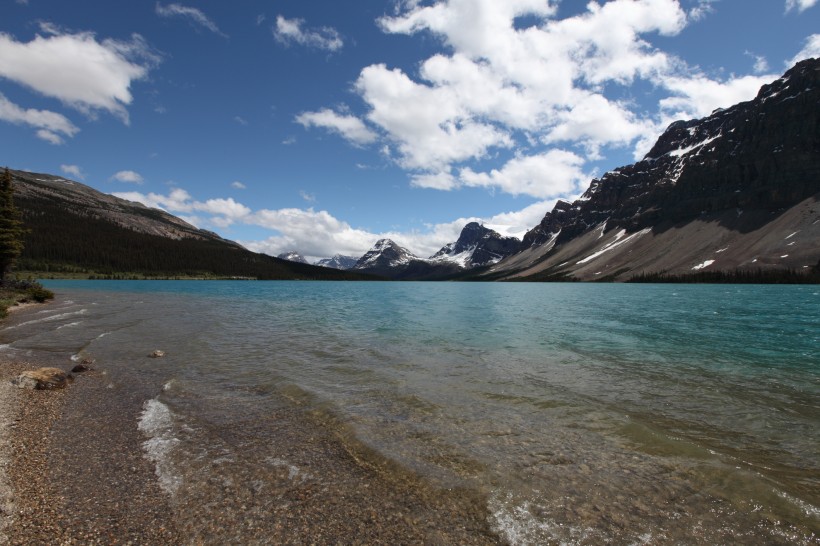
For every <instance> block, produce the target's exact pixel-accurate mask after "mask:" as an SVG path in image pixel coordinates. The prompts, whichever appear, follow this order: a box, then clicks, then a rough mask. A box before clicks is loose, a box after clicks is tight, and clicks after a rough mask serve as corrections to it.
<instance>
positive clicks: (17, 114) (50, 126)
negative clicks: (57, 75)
mask: <svg viewBox="0 0 820 546" xmlns="http://www.w3.org/2000/svg"><path fill="white" fill-rule="evenodd" d="M0 120H3V121H7V122H9V123H14V124H15V125H28V126H29V127H34V128H35V129H37V132H36V134H37V137H38V138H41V139H43V140H45V141H47V142H50V143H51V144H62V143H63V138H62V137H61V136H60V135H61V134H62V135H63V136H66V137H73V136H74V135H75V134H77V133H78V132H79V131H80V129H79V128H78V127H77V126H76V125H74V124H73V123H71V121H70V120H69V119H68V118H67V117H65V116H63V115H62V114H58V113H56V112H50V111H48V110H36V109H33V108H28V109H24V108H21V107H20V106H18V105H16V104H14V103H13V102H11V101H10V100H8V99H7V98H6V97H5V95H3V94H2V93H0Z"/></svg>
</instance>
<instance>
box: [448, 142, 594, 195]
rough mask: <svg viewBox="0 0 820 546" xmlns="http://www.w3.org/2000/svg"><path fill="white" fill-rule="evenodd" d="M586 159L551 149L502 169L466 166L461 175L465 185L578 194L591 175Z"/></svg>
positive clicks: (516, 191)
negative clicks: (486, 170)
mask: <svg viewBox="0 0 820 546" xmlns="http://www.w3.org/2000/svg"><path fill="white" fill-rule="evenodd" d="M583 165H584V159H583V158H582V157H580V156H578V155H576V154H574V153H572V152H568V151H566V150H556V149H553V150H549V151H548V152H546V153H543V154H540V155H535V156H522V157H516V158H514V159H512V160H510V161H509V162H507V164H505V165H504V166H503V167H502V168H501V169H493V170H492V171H490V172H489V173H476V172H473V170H472V169H469V168H465V169H463V170H462V171H461V173H460V175H459V178H460V181H461V183H462V184H463V185H465V186H473V187H487V188H498V189H500V190H502V191H504V192H506V193H509V194H512V195H520V194H525V195H531V196H534V197H539V198H555V197H558V196H562V195H567V194H570V193H577V191H578V187H579V185H580V184H581V183H583V182H587V181H588V180H589V179H590V178H591V177H590V175H588V174H587V173H585V172H584V171H583Z"/></svg>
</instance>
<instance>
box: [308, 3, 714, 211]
mask: <svg viewBox="0 0 820 546" xmlns="http://www.w3.org/2000/svg"><path fill="white" fill-rule="evenodd" d="M556 5H557V2H549V1H545V0H509V1H506V2H498V1H496V0H439V1H437V2H434V3H432V4H431V5H422V3H421V2H404V3H401V4H399V5H398V6H397V10H396V14H395V15H394V16H386V17H382V18H381V19H379V21H378V22H379V24H380V26H381V28H382V29H383V30H384V31H385V32H387V33H399V34H417V33H422V32H430V33H432V34H433V35H435V36H436V37H438V38H440V39H441V40H442V42H443V43H444V44H445V45H446V46H448V47H449V48H450V53H448V54H444V53H438V54H435V55H433V56H431V57H430V58H428V59H426V60H424V61H423V62H422V63H421V64H420V65H419V66H420V67H419V72H418V77H417V78H414V77H413V76H412V75H410V74H408V73H406V72H404V71H402V70H400V69H398V68H390V67H388V66H386V65H383V64H376V65H370V66H367V67H365V68H363V69H362V70H361V73H360V75H359V78H358V79H357V81H356V84H355V90H356V91H357V92H358V94H359V95H360V97H361V98H362V100H363V102H364V104H365V106H366V114H365V116H364V117H365V119H366V120H367V121H368V122H369V123H370V124H372V126H375V127H378V128H379V129H380V130H381V133H375V132H372V131H371V132H369V133H368V135H369V137H368V141H367V142H362V141H359V144H363V143H364V144H368V143H371V142H375V139H376V138H380V139H381V138H382V137H383V139H384V141H385V144H388V145H389V147H388V148H386V149H388V150H390V154H388V157H389V158H391V159H392V160H394V161H396V162H397V163H398V164H399V165H400V166H401V167H402V168H404V169H406V170H407V171H409V173H410V179H411V181H412V183H413V184H414V185H416V186H420V187H425V188H436V189H440V190H452V189H455V188H458V187H462V186H464V185H466V184H467V181H468V180H469V181H470V183H471V184H479V183H480V184H481V185H489V186H492V187H497V188H499V189H502V191H511V192H513V193H527V192H533V193H528V195H532V196H536V197H543V196H544V187H547V186H549V184H547V186H544V185H539V184H537V183H535V181H534V179H533V173H532V172H531V171H530V170H527V169H524V168H523V166H524V165H526V164H530V165H537V164H540V163H542V162H544V159H545V157H548V154H549V153H550V152H552V151H555V152H557V153H556V154H553V155H552V156H550V157H552V158H553V159H554V158H556V157H559V156H560V153H561V150H553V147H554V146H555V145H556V144H559V143H560V144H561V146H562V147H564V148H566V147H573V146H576V147H577V146H581V147H583V148H584V149H585V150H586V153H587V158H586V159H588V160H592V159H598V158H599V153H600V150H601V148H602V147H604V146H620V147H626V146H633V145H635V146H637V145H639V144H640V143H641V142H643V141H644V140H646V139H648V138H654V137H656V136H657V132H658V127H659V126H660V124H659V119H660V118H661V117H664V116H663V115H662V112H661V111H658V112H657V113H655V114H652V113H646V112H636V111H635V110H634V108H635V105H634V104H629V103H624V102H620V101H617V100H613V99H610V98H608V97H607V95H606V94H605V93H604V91H605V90H606V86H607V85H610V86H612V84H614V85H615V86H627V85H630V84H631V83H632V82H633V81H634V80H635V79H643V80H645V81H647V82H649V83H652V84H659V85H661V86H663V85H665V81H666V78H667V77H668V76H670V75H677V70H679V68H680V67H681V65H682V63H680V62H679V61H677V60H676V59H674V58H672V57H670V56H669V55H667V54H666V53H664V52H662V51H660V50H658V49H657V48H654V47H653V46H652V45H651V44H650V43H649V42H647V41H646V40H645V38H644V36H645V35H651V34H661V35H675V34H677V33H679V32H681V31H682V30H683V28H684V27H685V26H686V24H687V23H688V22H689V21H690V20H691V17H692V15H691V14H690V15H689V16H687V14H686V13H685V12H684V11H683V10H682V9H681V7H680V5H679V3H678V2H677V0H613V1H610V2H607V3H605V4H603V5H601V4H599V3H595V2H590V3H589V4H588V5H587V10H586V11H585V12H583V13H581V14H579V15H577V16H574V17H569V18H565V19H556V18H555V16H556V14H557V11H556ZM699 7H700V8H702V9H703V10H706V9H707V8H708V5H707V2H705V1H704V2H701V3H700V4H699ZM521 17H530V18H532V20H533V23H532V24H531V25H529V26H528V27H527V28H518V27H517V25H516V21H517V20H518V19H519V18H521ZM681 79H685V75H683V76H681ZM674 94H675V95H676V96H680V95H682V94H683V93H681V92H680V91H679V90H675V92H674ZM323 112H324V111H323ZM303 124H304V123H303ZM316 125H320V124H316ZM306 126H307V125H306ZM337 132H340V133H342V134H345V133H343V132H342V131H337ZM650 135H651V137H650ZM348 139H349V137H348ZM539 142H540V144H541V145H542V146H540V147H538V146H536V147H533V144H534V143H535V144H538V143H539ZM507 150H509V152H507ZM525 150H526V151H525ZM498 153H510V155H511V156H512V157H513V158H514V159H512V160H511V161H510V162H509V164H508V166H507V167H504V168H502V169H500V170H496V171H493V172H491V173H477V172H474V170H473V169H475V166H474V165H472V164H471V168H469V169H465V168H464V164H465V163H467V162H472V163H475V162H476V161H477V162H479V163H478V164H479V165H480V163H481V162H482V161H484V160H487V159H489V158H495V157H496V155H497V154H498ZM528 155H529V156H531V157H532V161H529V162H527V161H526V159H527V157H526V156H528ZM583 163H584V161H583V160H581V159H580V158H578V156H577V155H575V156H573V162H572V166H571V168H569V169H566V170H561V171H560V172H563V173H564V174H566V175H567V176H570V179H569V180H567V181H566V182H565V186H566V187H574V184H576V183H577V179H576V178H572V177H573V176H575V175H576V174H577V173H578V172H582V167H583ZM513 167H518V168H515V169H514V168H513ZM562 167H567V165H566V164H562ZM454 171H455V172H460V174H459V175H454V174H453V173H454ZM502 175H503V176H502ZM514 176H522V177H523V178H522V179H521V180H520V181H514V180H512V178H511V177H514ZM528 177H529V178H528Z"/></svg>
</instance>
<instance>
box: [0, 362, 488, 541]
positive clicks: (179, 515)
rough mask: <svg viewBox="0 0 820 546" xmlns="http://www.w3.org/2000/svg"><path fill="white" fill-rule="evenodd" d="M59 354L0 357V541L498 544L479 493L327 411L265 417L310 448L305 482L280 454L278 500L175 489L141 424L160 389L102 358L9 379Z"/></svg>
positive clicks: (302, 467)
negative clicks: (253, 515)
mask: <svg viewBox="0 0 820 546" xmlns="http://www.w3.org/2000/svg"><path fill="white" fill-rule="evenodd" d="M61 358H62V360H63V362H59V361H57V360H55V359H54V358H52V357H49V356H48V355H40V357H39V358H38V357H35V358H33V359H26V360H24V361H20V360H17V359H15V358H13V357H12V358H10V357H9V356H4V357H3V358H0V431H3V435H2V437H1V438H0V509H1V510H0V512H1V513H0V545H5V544H34V543H61V544H62V543H82V544H112V543H129V541H130V542H131V543H139V544H180V543H206V544H207V543H225V542H226V541H228V542H229V541H230V539H231V537H236V536H241V537H242V539H243V540H250V541H261V542H271V543H278V544H303V543H311V542H319V543H322V542H325V543H328V542H330V543H333V542H343V543H405V544H436V543H437V544H452V543H460V544H500V543H503V541H502V540H501V539H500V538H499V537H498V536H497V535H496V534H495V533H494V532H493V530H492V529H491V528H490V524H489V521H488V516H489V514H487V513H486V501H485V499H484V498H482V497H481V496H480V495H477V494H475V492H471V491H459V490H455V491H454V490H446V489H442V488H439V487H437V486H436V485H435V484H431V483H429V482H426V481H425V480H422V479H420V478H419V477H418V476H415V475H414V474H412V473H411V472H408V471H405V470H403V469H400V468H397V467H396V466H395V465H394V464H392V463H391V462H390V461H386V460H384V459H383V458H381V457H380V456H379V455H378V454H376V453H373V452H372V451H370V450H368V449H367V448H366V447H364V446H363V445H362V444H361V443H360V442H358V441H357V440H356V439H355V438H353V437H352V436H351V435H350V434H349V431H347V430H346V428H345V427H344V425H342V424H341V423H339V422H337V421H336V420H335V419H334V417H333V416H332V415H328V414H317V413H316V412H315V411H313V410H308V409H306V408H300V407H293V408H285V409H282V410H281V411H277V412H275V413H274V414H273V415H270V416H269V419H270V420H272V421H275V422H276V423H277V426H279V427H281V429H282V434H281V437H280V438H279V441H281V442H283V443H288V444H295V445H296V446H298V449H297V451H300V452H302V453H304V454H305V455H304V457H305V458H304V459H301V460H299V461H298V464H299V467H298V468H299V470H298V473H299V476H298V477H297V478H296V479H294V476H293V474H294V472H296V471H295V470H294V468H296V467H295V466H294V465H290V466H287V465H284V463H281V462H278V461H277V462H276V463H275V464H274V467H275V468H274V472H278V473H281V474H282V476H281V477H280V478H279V479H275V480H273V482H274V484H276V485H278V486H279V487H278V490H276V491H270V492H269V493H268V494H269V495H271V496H273V497H275V498H276V500H277V502H276V504H275V506H273V507H271V506H270V503H259V505H258V506H257V505H255V504H254V503H255V501H256V499H254V498H253V496H252V495H249V494H248V491H234V490H231V489H228V490H225V489H217V490H216V491H210V490H208V491H205V492H203V493H198V494H196V495H190V494H188V495H181V496H179V497H178V498H177V497H176V496H173V495H169V494H168V493H167V491H164V490H163V489H162V487H161V484H160V480H159V479H158V476H157V468H156V467H155V465H154V461H152V460H149V458H148V457H146V453H145V451H144V446H143V443H144V442H145V440H146V437H145V435H144V433H143V431H140V430H139V428H138V422H139V420H140V416H141V415H142V414H143V408H144V407H145V403H146V402H147V401H148V400H147V399H146V396H148V395H149V394H147V393H150V391H151V389H152V388H154V387H152V386H151V387H148V388H146V386H145V385H133V387H134V388H133V390H132V393H131V394H128V393H123V392H122V391H121V385H120V384H118V383H119V381H121V379H122V378H121V377H118V378H114V377H112V376H111V375H109V373H108V371H107V370H106V368H107V363H95V365H94V368H95V369H94V370H92V371H89V372H85V373H81V374H75V375H74V381H73V382H72V383H70V384H69V385H68V386H67V387H66V388H64V389H59V390H26V389H20V388H18V387H17V386H15V385H14V384H13V383H12V381H13V380H14V378H16V377H17V376H18V375H19V374H20V373H21V372H22V371H25V370H30V369H36V368H39V367H41V366H49V367H60V368H62V369H64V370H69V369H71V367H72V366H73V363H72V362H71V361H70V360H67V359H65V357H61ZM35 361H36V362H35ZM6 431H8V433H6ZM212 471H213V470H212ZM316 477H321V478H322V479H321V482H322V483H321V486H320V484H318V483H314V478H316ZM210 480H211V481H218V480H220V476H219V475H218V473H216V472H214V475H213V476H211V477H210ZM184 488H185V485H184V484H183V489H184ZM214 504H216V505H219V506H221V507H222V508H221V515H220V516H219V517H217V518H212V517H208V518H206V517H205V516H203V515H202V514H201V513H200V512H199V509H198V507H199V506H200V505H214ZM243 509H245V510H251V511H260V510H262V511H264V510H267V511H268V513H266V514H262V519H263V520H267V522H266V523H265V524H264V525H262V526H258V527H257V528H245V526H246V523H245V522H244V521H242V518H241V516H242V511H243Z"/></svg>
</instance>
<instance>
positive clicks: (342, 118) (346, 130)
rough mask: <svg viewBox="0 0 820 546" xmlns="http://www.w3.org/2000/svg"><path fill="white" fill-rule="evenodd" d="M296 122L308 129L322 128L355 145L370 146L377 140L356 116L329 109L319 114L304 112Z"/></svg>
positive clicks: (374, 134)
mask: <svg viewBox="0 0 820 546" xmlns="http://www.w3.org/2000/svg"><path fill="white" fill-rule="evenodd" d="M296 122H297V123H299V124H300V125H302V126H304V127H306V128H308V127H322V128H324V129H327V130H328V131H331V132H333V133H336V134H338V135H341V136H342V137H344V138H345V139H347V140H348V141H350V142H351V143H353V144H355V145H363V144H370V143H371V142H374V141H375V140H376V138H377V135H376V133H374V132H373V131H371V130H370V129H368V127H367V126H366V125H365V124H364V122H363V121H362V120H360V119H359V118H357V117H356V116H351V115H346V114H339V113H337V112H334V111H333V110H331V109H329V108H325V109H322V110H319V111H318V112H303V113H301V114H299V115H298V116H296Z"/></svg>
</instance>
